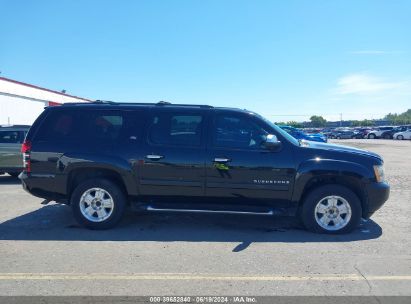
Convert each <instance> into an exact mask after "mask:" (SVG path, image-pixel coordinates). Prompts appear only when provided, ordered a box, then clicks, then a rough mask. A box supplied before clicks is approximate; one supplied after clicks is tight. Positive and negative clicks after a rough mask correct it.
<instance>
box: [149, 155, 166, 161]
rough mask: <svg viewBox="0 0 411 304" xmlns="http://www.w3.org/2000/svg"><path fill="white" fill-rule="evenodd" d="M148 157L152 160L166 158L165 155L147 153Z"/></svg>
mask: <svg viewBox="0 0 411 304" xmlns="http://www.w3.org/2000/svg"><path fill="white" fill-rule="evenodd" d="M146 158H148V159H151V160H159V159H162V158H164V156H163V155H156V154H149V155H146Z"/></svg>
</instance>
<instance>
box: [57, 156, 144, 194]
mask: <svg viewBox="0 0 411 304" xmlns="http://www.w3.org/2000/svg"><path fill="white" fill-rule="evenodd" d="M57 170H58V172H60V173H61V175H60V176H62V177H65V179H62V180H61V181H60V182H61V185H60V187H62V188H64V193H67V194H69V193H70V191H71V190H72V189H69V187H70V185H69V180H70V178H71V175H72V173H73V172H75V171H77V170H105V171H110V172H113V173H114V174H116V175H117V176H119V177H120V178H121V182H122V183H123V185H124V188H125V190H126V191H127V193H128V195H137V193H138V191H137V187H136V185H137V178H136V176H135V174H134V171H133V168H132V164H130V163H129V162H127V161H125V160H124V159H121V158H118V157H112V156H108V155H98V154H86V155H85V154H81V155H77V154H75V153H68V154H64V155H63V156H62V157H60V159H59V161H58V162H57Z"/></svg>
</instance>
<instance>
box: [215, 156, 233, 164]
mask: <svg viewBox="0 0 411 304" xmlns="http://www.w3.org/2000/svg"><path fill="white" fill-rule="evenodd" d="M229 161H231V159H229V158H224V157H216V158H214V162H216V163H228V162H229Z"/></svg>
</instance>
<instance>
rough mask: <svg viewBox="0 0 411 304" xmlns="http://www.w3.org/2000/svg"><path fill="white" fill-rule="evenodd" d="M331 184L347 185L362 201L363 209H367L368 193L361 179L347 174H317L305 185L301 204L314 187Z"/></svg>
mask: <svg viewBox="0 0 411 304" xmlns="http://www.w3.org/2000/svg"><path fill="white" fill-rule="evenodd" d="M330 184H336V185H341V186H345V187H347V188H348V189H350V190H351V191H353V192H354V193H355V194H356V195H357V197H358V198H359V199H360V201H361V207H362V210H363V211H365V210H366V200H367V198H366V193H365V191H364V188H363V187H362V185H361V181H360V180H359V179H357V178H354V177H347V176H317V177H313V178H312V179H310V180H309V181H308V183H307V184H306V185H305V187H304V191H303V194H302V196H301V199H300V204H299V205H300V206H301V205H302V204H303V202H304V200H305V198H306V196H307V195H308V194H309V193H310V192H311V191H313V190H314V189H316V188H318V187H321V186H324V185H330Z"/></svg>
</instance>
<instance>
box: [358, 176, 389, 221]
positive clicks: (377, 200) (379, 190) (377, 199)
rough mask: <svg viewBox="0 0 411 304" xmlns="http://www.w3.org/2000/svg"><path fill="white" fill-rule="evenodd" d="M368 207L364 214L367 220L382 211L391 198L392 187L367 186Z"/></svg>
mask: <svg viewBox="0 0 411 304" xmlns="http://www.w3.org/2000/svg"><path fill="white" fill-rule="evenodd" d="M366 191H367V206H366V210H364V212H363V216H364V217H365V218H369V217H371V216H372V215H373V214H374V212H375V211H377V210H378V209H380V208H381V207H382V205H384V203H385V202H386V201H387V200H388V197H389V196H390V186H389V185H388V184H387V183H385V182H383V183H370V184H368V185H366Z"/></svg>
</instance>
